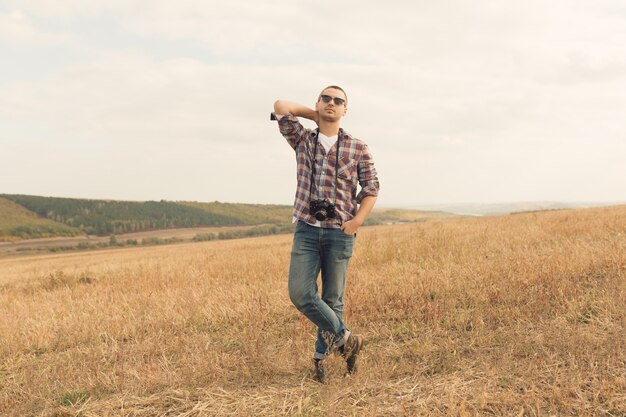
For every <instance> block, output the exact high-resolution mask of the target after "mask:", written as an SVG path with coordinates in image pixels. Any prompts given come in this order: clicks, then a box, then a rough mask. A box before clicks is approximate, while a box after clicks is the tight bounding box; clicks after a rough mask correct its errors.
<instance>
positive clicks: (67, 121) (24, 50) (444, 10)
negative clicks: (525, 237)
mask: <svg viewBox="0 0 626 417" xmlns="http://www.w3.org/2000/svg"><path fill="white" fill-rule="evenodd" d="M0 57H1V58H0V59H1V62H2V64H1V65H0V193H11V194H31V195H45V196H59V197H80V198H98V199H117V200H135V201H143V200H193V201H223V202H241V203H274V204H291V203H292V202H293V197H294V194H295V181H296V178H295V173H296V172H295V170H296V164H295V156H294V152H293V150H292V149H291V148H290V147H289V145H288V144H287V143H286V141H285V140H284V139H283V138H282V136H281V135H280V134H279V132H278V128H277V125H276V122H271V121H270V120H269V114H270V112H271V111H272V109H273V103H274V101H275V100H277V99H285V100H290V101H295V102H299V103H302V104H305V105H308V106H310V107H313V106H314V104H315V101H316V99H317V96H318V94H319V92H320V90H321V89H322V88H323V87H325V86H327V85H332V84H336V85H340V86H342V87H343V88H344V90H345V91H346V92H347V93H348V112H347V115H346V116H345V117H344V119H342V127H344V129H345V130H347V131H348V132H350V133H351V134H352V135H353V136H355V137H357V138H360V139H362V140H363V141H365V142H366V143H367V144H368V146H369V149H370V151H371V153H372V155H373V157H374V161H375V164H376V169H377V171H378V174H379V180H380V184H381V190H380V196H379V202H378V204H379V205H382V206H397V207H405V206H407V207H408V206H419V205H425V204H452V203H462V202H468V203H470V202H471V203H498V202H524V201H561V202H624V201H626V162H625V161H626V123H625V120H626V117H625V114H626V3H624V2H623V1H621V0H552V1H549V2H547V1H544V0H528V1H524V2H520V1H509V0H501V1H486V0H477V1H464V0H449V1H440V2H433V1H422V0H417V1H393V0H392V1H388V2H383V3H381V2H378V1H376V2H374V1H369V0H359V1H353V0H345V1H338V0H335V1H327V0H318V1H307V2H304V1H274V0H269V1H262V2H261V1H255V0H229V1H210V0H209V1H207V0H180V1H177V2H172V1H163V0H150V1H137V0H123V1H122V0H106V1H105V0H90V1H84V0H64V1H52V0H39V1H34V0H33V1H29V0H22V1H11V0H7V1H5V0H0ZM302 123H303V124H304V125H305V126H306V127H310V128H313V127H315V125H314V124H312V122H310V121H308V120H303V122H302Z"/></svg>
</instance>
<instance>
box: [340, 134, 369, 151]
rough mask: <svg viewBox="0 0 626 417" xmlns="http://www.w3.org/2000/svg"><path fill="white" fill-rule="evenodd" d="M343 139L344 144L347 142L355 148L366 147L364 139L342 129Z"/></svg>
mask: <svg viewBox="0 0 626 417" xmlns="http://www.w3.org/2000/svg"><path fill="white" fill-rule="evenodd" d="M343 139H344V140H345V141H346V144H349V145H350V146H351V147H354V148H355V149H364V148H366V147H367V144H366V143H365V141H363V140H362V139H359V138H357V137H355V136H353V135H352V134H351V133H350V132H347V131H345V130H344V131H343Z"/></svg>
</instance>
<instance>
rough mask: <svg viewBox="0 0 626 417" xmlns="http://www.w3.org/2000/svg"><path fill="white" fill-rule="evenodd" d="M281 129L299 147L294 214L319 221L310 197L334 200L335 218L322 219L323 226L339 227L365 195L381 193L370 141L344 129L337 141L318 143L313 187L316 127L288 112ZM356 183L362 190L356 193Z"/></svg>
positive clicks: (283, 118) (348, 218)
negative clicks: (325, 144) (326, 145)
mask: <svg viewBox="0 0 626 417" xmlns="http://www.w3.org/2000/svg"><path fill="white" fill-rule="evenodd" d="M278 127H279V129H280V133H281V134H282V135H283V136H284V137H285V139H287V142H288V143H289V145H290V146H291V147H292V148H293V149H294V150H295V151H296V160H297V163H298V166H297V175H298V185H297V188H296V198H295V202H294V205H293V216H294V218H295V219H297V220H302V221H304V222H306V223H309V224H316V222H317V219H315V217H314V216H311V215H310V214H309V201H311V199H320V200H321V199H326V200H328V201H329V202H330V203H334V204H335V213H336V218H334V219H328V220H325V221H322V222H320V223H319V225H320V226H322V227H327V228H339V227H341V224H342V223H343V222H346V221H348V220H351V219H352V218H353V217H354V216H355V214H356V211H357V204H360V203H361V200H363V198H364V197H366V196H368V195H371V196H377V195H378V189H379V184H378V177H377V174H376V169H375V168H374V160H373V159H372V155H371V154H370V152H369V150H368V148H367V145H366V144H365V143H363V142H362V141H361V140H359V139H356V138H354V137H352V135H350V134H349V133H347V132H345V131H344V130H343V129H339V135H338V139H337V142H336V143H335V145H333V146H332V148H330V151H329V152H328V153H326V150H325V149H324V147H323V146H322V145H321V144H318V146H317V155H315V160H316V161H317V162H316V164H315V178H314V184H313V189H312V193H313V196H311V195H310V192H311V191H310V190H311V161H312V160H313V152H314V151H315V149H316V146H315V141H316V138H317V129H315V130H311V129H306V128H304V126H302V124H300V122H299V121H298V118H297V117H295V116H293V115H291V114H286V115H284V116H283V117H281V118H280V119H279V121H278ZM338 146H340V149H339V165H338V167H337V166H336V165H337V155H336V152H337V147H338ZM335 170H337V195H336V196H335ZM357 183H358V184H360V185H361V191H360V192H359V193H358V195H357V192H356V190H357Z"/></svg>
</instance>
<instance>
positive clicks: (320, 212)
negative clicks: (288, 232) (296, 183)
mask: <svg viewBox="0 0 626 417" xmlns="http://www.w3.org/2000/svg"><path fill="white" fill-rule="evenodd" d="M309 214H311V215H312V216H315V218H316V219H317V220H318V221H320V222H321V221H324V220H326V219H334V218H335V205H334V204H331V203H329V202H328V201H326V200H311V201H310V202H309Z"/></svg>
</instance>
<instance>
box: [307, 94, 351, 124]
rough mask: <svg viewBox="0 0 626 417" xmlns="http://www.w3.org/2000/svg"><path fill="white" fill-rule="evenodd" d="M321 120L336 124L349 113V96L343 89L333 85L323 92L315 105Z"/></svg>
mask: <svg viewBox="0 0 626 417" xmlns="http://www.w3.org/2000/svg"><path fill="white" fill-rule="evenodd" d="M315 110H317V112H318V114H319V116H320V119H321V120H325V121H327V122H336V121H337V120H339V119H341V118H342V117H343V116H345V114H346V112H347V111H348V96H347V94H346V92H345V91H343V88H341V87H339V86H336V85H331V86H328V87H326V88H324V89H323V90H322V92H321V93H320V95H319V97H318V98H317V103H316V104H315Z"/></svg>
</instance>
